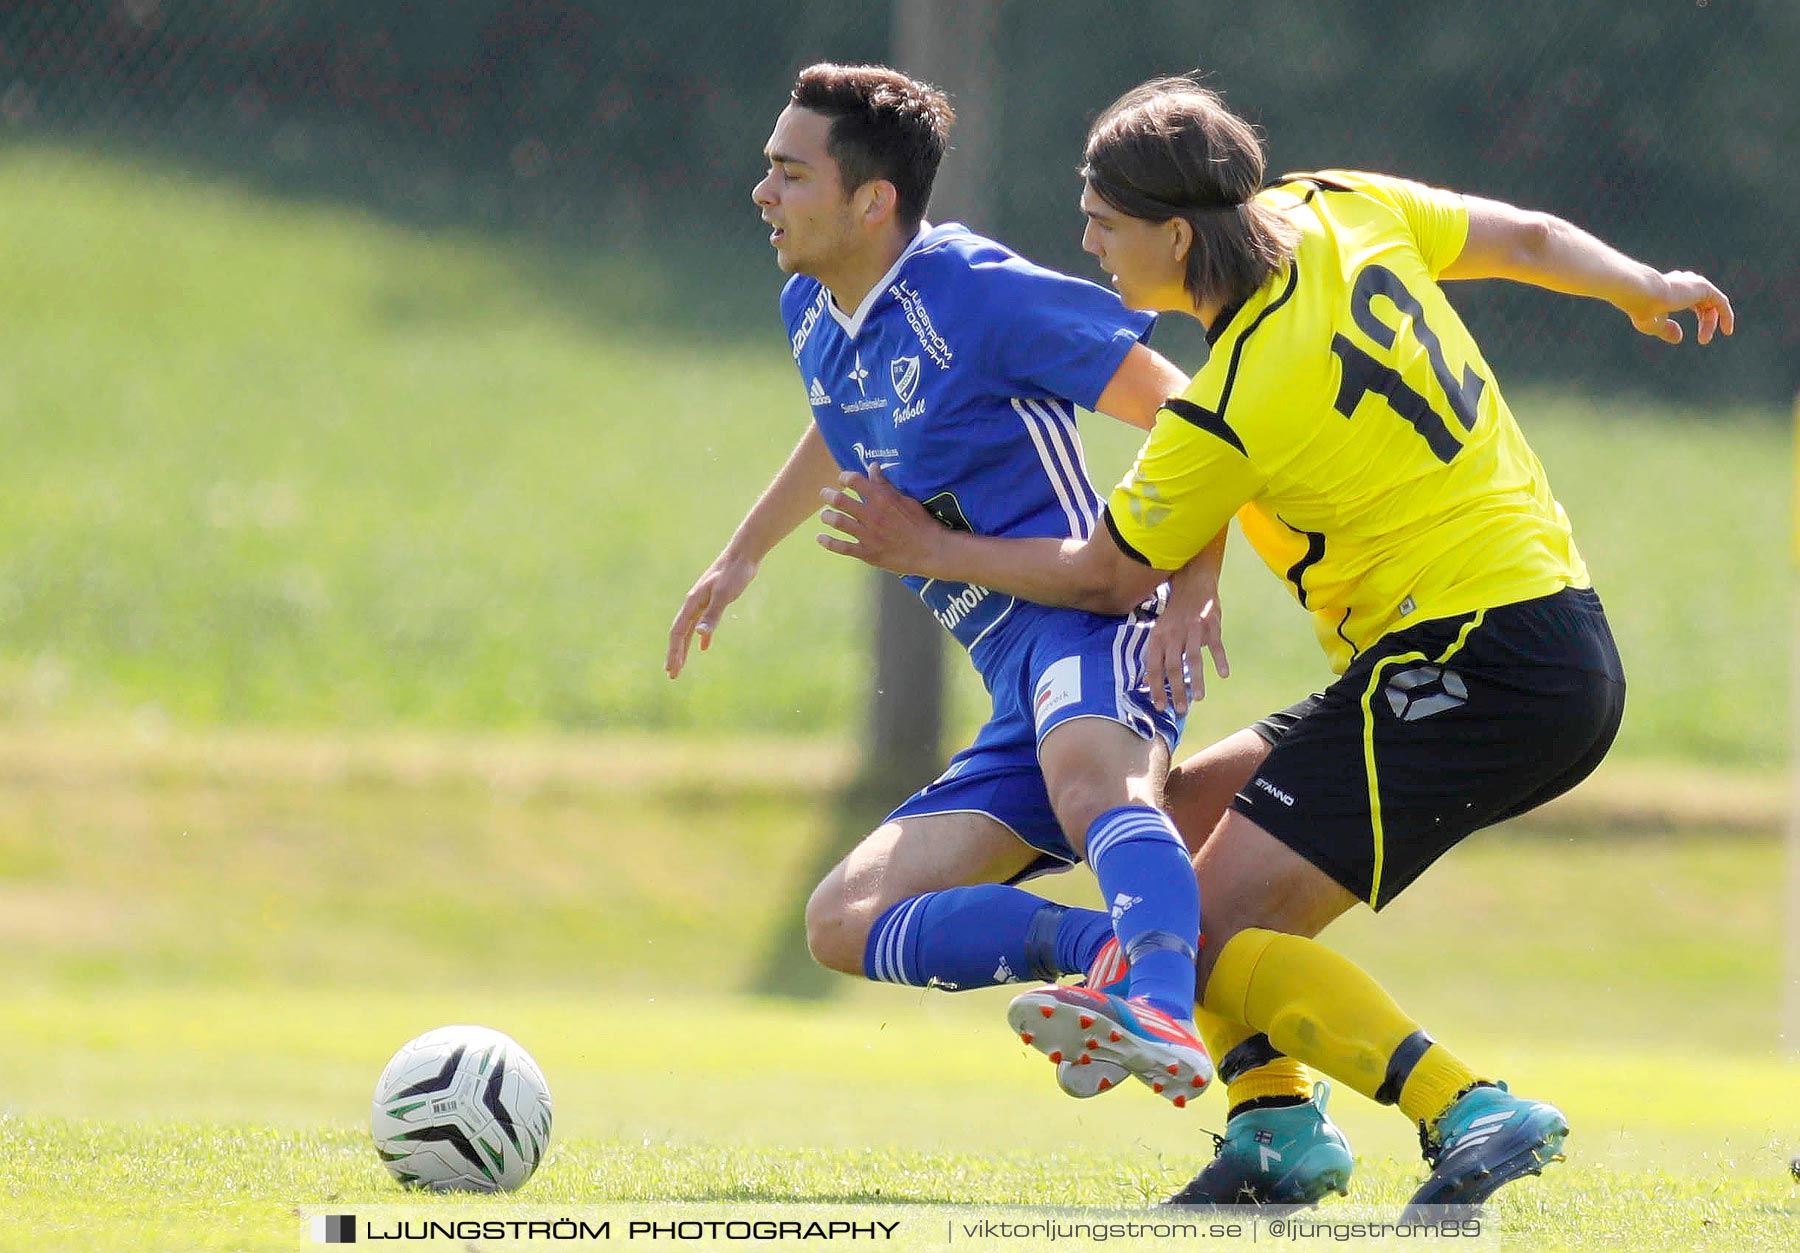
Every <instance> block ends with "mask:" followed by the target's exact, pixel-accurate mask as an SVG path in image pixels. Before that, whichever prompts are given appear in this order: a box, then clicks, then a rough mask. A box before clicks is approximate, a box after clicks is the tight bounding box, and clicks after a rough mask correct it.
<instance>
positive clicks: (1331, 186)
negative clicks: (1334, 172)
mask: <svg viewBox="0 0 1800 1253" xmlns="http://www.w3.org/2000/svg"><path fill="white" fill-rule="evenodd" d="M1289 183H1311V184H1312V185H1313V189H1312V191H1309V192H1307V193H1306V196H1305V198H1304V199H1302V200H1301V201H1300V203H1301V204H1305V203H1306V202H1307V201H1308V200H1311V199H1312V198H1313V196H1315V195H1316V194H1318V193H1319V192H1321V191H1342V192H1348V193H1350V194H1351V195H1352V196H1357V195H1361V194H1362V193H1361V192H1359V191H1358V190H1357V189H1356V188H1354V187H1350V186H1346V185H1345V184H1343V183H1334V182H1332V181H1331V180H1330V179H1328V178H1321V177H1320V176H1319V175H1317V174H1283V175H1282V176H1281V177H1280V178H1278V179H1275V180H1274V181H1273V182H1271V183H1270V184H1269V185H1268V186H1269V187H1286V186H1287V185H1288V184H1289ZM1264 190H1265V191H1266V190H1268V188H1264Z"/></svg>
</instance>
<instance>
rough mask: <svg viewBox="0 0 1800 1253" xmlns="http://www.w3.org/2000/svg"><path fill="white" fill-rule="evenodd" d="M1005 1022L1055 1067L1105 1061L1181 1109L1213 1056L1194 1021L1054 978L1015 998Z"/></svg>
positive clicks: (1200, 1088)
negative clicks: (1052, 980)
mask: <svg viewBox="0 0 1800 1253" xmlns="http://www.w3.org/2000/svg"><path fill="white" fill-rule="evenodd" d="M1006 1021H1007V1023H1008V1025H1010V1026H1011V1027H1012V1029H1013V1030H1014V1031H1015V1032H1016V1033H1018V1036H1019V1038H1020V1039H1021V1040H1023V1041H1024V1042H1025V1043H1027V1044H1029V1045H1031V1046H1032V1047H1033V1048H1035V1049H1037V1050H1038V1052H1040V1053H1043V1054H1045V1055H1046V1056H1047V1057H1049V1058H1050V1060H1051V1061H1053V1062H1055V1063H1057V1065H1058V1066H1059V1067H1060V1066H1061V1065H1062V1063H1063V1062H1065V1061H1067V1062H1071V1063H1073V1065H1074V1067H1075V1068H1077V1069H1087V1068H1091V1067H1094V1066H1098V1065H1100V1064H1102V1063H1107V1064H1110V1065H1112V1066H1114V1067H1117V1068H1118V1070H1119V1071H1121V1072H1123V1073H1125V1074H1129V1075H1134V1076H1136V1077H1137V1079H1138V1080H1139V1081H1140V1082H1142V1083H1144V1084H1146V1085H1148V1086H1149V1088H1150V1090H1151V1091H1152V1092H1155V1093H1156V1094H1157V1095H1158V1096H1160V1097H1162V1098H1163V1099H1164V1100H1166V1101H1168V1102H1170V1103H1171V1104H1173V1105H1174V1106H1175V1107H1176V1108H1178V1109H1179V1108H1182V1107H1183V1106H1185V1105H1186V1104H1187V1103H1188V1101H1189V1100H1191V1099H1192V1098H1193V1097H1196V1096H1198V1095H1200V1093H1202V1092H1204V1091H1205V1090H1206V1085H1207V1084H1209V1083H1211V1082H1212V1077H1213V1064H1212V1059H1211V1058H1210V1057H1208V1056H1207V1055H1206V1045H1204V1044H1203V1043H1201V1041H1200V1037H1199V1035H1197V1034H1196V1033H1195V1031H1194V1024H1193V1023H1192V1022H1177V1021H1176V1020H1175V1019H1173V1018H1171V1017H1169V1015H1167V1014H1165V1013H1163V1012H1162V1011H1161V1010H1159V1009H1157V1008H1156V1007H1155V1006H1153V1005H1151V1004H1150V1003H1149V1002H1147V1001H1145V1000H1144V999H1143V998H1141V997H1131V998H1126V997H1122V996H1117V995H1115V994H1113V993H1111V992H1102V991H1098V990H1096V989H1093V988H1086V987H1064V986H1063V985H1061V984H1057V983H1051V984H1046V985H1044V986H1043V987H1040V988H1033V989H1032V990H1031V991H1029V992H1022V993H1020V994H1019V995H1018V996H1016V997H1014V998H1013V1002H1012V1004H1011V1005H1009V1006H1007V1009H1006ZM1059 1079H1060V1074H1059ZM1065 1090H1066V1089H1065Z"/></svg>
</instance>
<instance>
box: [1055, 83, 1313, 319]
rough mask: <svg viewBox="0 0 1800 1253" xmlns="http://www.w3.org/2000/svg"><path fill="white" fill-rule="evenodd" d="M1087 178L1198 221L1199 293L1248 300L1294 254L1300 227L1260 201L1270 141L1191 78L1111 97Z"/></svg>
mask: <svg viewBox="0 0 1800 1253" xmlns="http://www.w3.org/2000/svg"><path fill="white" fill-rule="evenodd" d="M1083 159H1084V162H1085V163H1084V164H1083V166H1082V169H1081V176H1082V177H1083V178H1085V179H1086V180H1087V181H1088V184H1089V185H1090V186H1091V187H1093V189H1094V191H1095V193H1096V194H1098V195H1099V196H1100V198H1101V199H1103V200H1105V201H1106V203H1107V204H1109V205H1111V206H1112V207H1113V208H1115V209H1117V210H1118V211H1119V212H1120V213H1123V214H1125V215H1126V216H1128V217H1134V218H1142V219H1144V220H1146V221H1151V222H1167V221H1169V220H1170V219H1172V218H1182V219H1185V220H1186V221H1187V222H1188V224H1189V225H1191V226H1192V227H1193V228H1194V245H1193V247H1192V248H1190V249H1189V250H1188V257H1187V275H1186V279H1185V286H1186V287H1187V291H1188V294H1189V295H1190V296H1192V297H1193V298H1194V299H1195V300H1196V301H1200V300H1205V299H1208V298H1213V299H1221V300H1224V301H1225V302H1226V303H1227V304H1230V303H1234V302H1236V301H1240V300H1243V299H1244V298H1245V297H1247V296H1248V295H1250V293H1251V292H1254V291H1255V290H1256V289H1257V288H1259V287H1261V286H1262V285H1263V284H1264V283H1265V282H1267V281H1268V280H1269V277H1270V276H1271V275H1273V274H1274V273H1275V271H1276V270H1278V269H1279V268H1280V267H1281V265H1282V263H1283V262H1285V261H1286V260H1287V259H1288V258H1289V257H1291V256H1292V255H1293V252H1294V245H1295V244H1296V243H1297V242H1298V240H1299V231H1298V230H1297V229H1296V228H1295V227H1294V225H1293V224H1292V223H1291V222H1289V221H1287V219H1286V218H1284V217H1282V216H1281V213H1280V211H1279V210H1277V209H1275V208H1273V207H1272V206H1270V205H1267V204H1262V203H1258V202H1256V201H1253V200H1252V199H1251V197H1253V196H1254V195H1255V194H1256V192H1257V189H1258V188H1259V187H1260V186H1261V185H1262V180H1263V169H1264V159H1263V147H1262V139H1261V138H1260V137H1259V136H1258V135H1257V133H1256V128H1255V127H1253V126H1252V125H1250V123H1248V122H1246V121H1245V120H1244V119H1243V118H1241V117H1239V116H1238V115H1237V114H1235V113H1233V112H1232V111H1231V110H1230V109H1228V108H1226V107H1225V102H1224V100H1223V99H1221V98H1220V96H1219V93H1218V92H1216V91H1212V90H1210V89H1208V88H1205V87H1202V86H1200V84H1198V83H1196V82H1195V81H1194V80H1193V79H1191V78H1159V79H1154V80H1152V81H1150V82H1148V83H1145V84H1143V85H1142V86H1140V87H1134V88H1132V89H1131V90H1130V91H1128V92H1126V93H1125V94H1124V95H1123V96H1120V97H1119V98H1118V99H1117V100H1115V101H1113V103H1112V104H1111V105H1109V106H1108V107H1107V109H1106V111H1105V112H1104V113H1102V114H1101V115H1100V116H1099V118H1098V119H1096V120H1095V122H1094V125H1093V127H1092V129H1090V130H1089V131H1088V138H1087V148H1086V149H1085V151H1084V152H1083Z"/></svg>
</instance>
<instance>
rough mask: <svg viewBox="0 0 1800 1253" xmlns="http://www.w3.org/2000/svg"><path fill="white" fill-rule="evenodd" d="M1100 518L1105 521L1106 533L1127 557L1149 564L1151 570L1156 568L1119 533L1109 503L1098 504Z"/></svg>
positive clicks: (1140, 563) (1141, 563)
mask: <svg viewBox="0 0 1800 1253" xmlns="http://www.w3.org/2000/svg"><path fill="white" fill-rule="evenodd" d="M1100 520H1101V521H1102V522H1104V523H1106V530H1107V533H1108V534H1110V535H1111V536H1112V537H1113V543H1115V544H1117V545H1118V546H1119V551H1120V552H1122V553H1124V554H1125V555H1126V556H1127V557H1129V558H1131V559H1132V560H1133V561H1135V562H1137V563H1138V564H1139V565H1142V566H1150V568H1151V569H1152V570H1154V569H1156V567H1155V566H1153V565H1150V558H1148V557H1146V556H1144V554H1143V553H1141V552H1139V551H1138V550H1137V549H1135V548H1133V547H1132V546H1131V542H1130V541H1129V540H1127V539H1126V538H1125V537H1124V536H1123V535H1121V534H1119V524H1118V523H1117V522H1114V521H1113V516H1112V506H1111V505H1102V506H1100Z"/></svg>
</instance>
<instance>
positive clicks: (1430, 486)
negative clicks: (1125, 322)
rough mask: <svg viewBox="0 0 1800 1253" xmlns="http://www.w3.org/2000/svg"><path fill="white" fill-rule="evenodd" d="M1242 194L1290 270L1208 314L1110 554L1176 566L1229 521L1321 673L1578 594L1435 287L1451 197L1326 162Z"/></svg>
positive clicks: (1453, 243) (1559, 513) (1451, 220)
mask: <svg viewBox="0 0 1800 1253" xmlns="http://www.w3.org/2000/svg"><path fill="white" fill-rule="evenodd" d="M1259 195H1260V196H1261V197H1262V198H1263V199H1265V200H1267V201H1269V202H1271V203H1273V204H1276V205H1279V206H1281V207H1282V209H1283V210H1284V211H1285V213H1286V216H1287V217H1288V218H1289V220H1291V221H1292V222H1294V223H1295V224H1296V225H1297V226H1298V227H1299V228H1300V242H1299V245H1298V248H1297V250H1296V253H1295V256H1294V259H1293V261H1292V262H1291V263H1289V264H1288V265H1286V266H1284V267H1283V268H1282V269H1281V270H1280V271H1279V272H1278V273H1277V274H1276V275H1275V276H1274V278H1273V279H1271V280H1270V282H1269V283H1268V284H1267V285H1265V286H1264V287H1263V288H1262V289H1260V290H1259V291H1257V292H1256V293H1254V294H1253V295H1252V296H1251V297H1250V298H1249V299H1248V300H1246V301H1245V302H1244V303H1243V304H1242V305H1241V306H1240V307H1238V308H1236V309H1234V310H1227V311H1226V312H1225V313H1223V314H1221V315H1220V317H1219V319H1218V321H1217V323H1216V324H1215V325H1214V327H1213V328H1212V331H1211V333H1210V334H1209V335H1208V339H1209V340H1210V341H1211V343H1212V354H1211V356H1210V357H1208V359H1207V361H1206V364H1205V365H1204V366H1203V367H1202V368H1201V369H1200V371H1199V373H1198V374H1196V375H1195V376H1194V380H1193V383H1192V384H1191V385H1190V386H1189V387H1188V389H1187V391H1186V392H1184V393H1183V394H1182V395H1181V396H1180V397H1177V398H1175V399H1172V400H1170V401H1169V403H1168V405H1167V406H1165V407H1164V409H1163V410H1162V411H1161V412H1160V413H1158V414H1157V417H1156V425H1155V427H1154V429H1153V430H1152V431H1151V433H1150V436H1149V438H1148V439H1147V440H1146V441H1145V443H1144V446H1143V448H1142V449H1141V450H1140V451H1139V453H1138V458H1137V461H1136V464H1135V465H1133V467H1132V469H1131V471H1130V472H1129V473H1128V474H1127V475H1126V476H1125V479H1124V481H1123V482H1122V483H1120V484H1119V486H1118V487H1117V488H1115V489H1114V490H1113V493H1112V496H1111V499H1110V501H1109V503H1108V507H1107V513H1108V517H1107V521H1108V524H1109V526H1110V527H1111V529H1112V533H1113V535H1114V537H1115V538H1116V539H1117V540H1118V541H1119V543H1120V545H1121V546H1122V547H1123V548H1125V550H1126V551H1127V552H1130V553H1132V554H1133V555H1134V556H1136V557H1138V558H1139V559H1141V560H1143V561H1146V562H1147V563H1149V564H1150V565H1152V566H1155V567H1156V568H1158V569H1161V570H1175V569H1179V568H1180V567H1181V566H1183V565H1185V564H1186V563H1187V562H1188V560H1189V559H1190V558H1192V557H1193V556H1194V554H1196V553H1197V552H1199V551H1200V549H1201V548H1203V547H1205V545H1206V543H1207V541H1208V540H1210V539H1211V538H1212V537H1213V536H1214V535H1216V534H1217V533H1218V531H1219V528H1220V527H1222V526H1224V525H1225V523H1226V521H1227V520H1228V519H1229V518H1230V517H1231V515H1232V514H1233V513H1234V512H1235V513H1236V514H1237V517H1238V522H1239V524H1240V525H1241V526H1242V527H1243V531H1244V535H1245V537H1246V538H1247V539H1248V540H1249V541H1250V544H1251V545H1252V547H1254V548H1255V549H1256V551H1257V553H1258V554H1259V555H1260V556H1261V557H1262V559H1263V560H1264V561H1265V562H1267V563H1268V566H1269V568H1270V569H1271V570H1273V571H1274V572H1275V573H1276V574H1277V575H1278V576H1280V577H1281V578H1282V579H1284V580H1285V581H1286V583H1287V585H1288V589H1289V590H1290V591H1291V592H1292V593H1293V594H1294V596H1295V598H1296V599H1297V600H1299V602H1300V604H1301V605H1302V606H1303V607H1305V608H1306V609H1309V610H1311V611H1312V614H1313V627H1314V630H1315V631H1316V632H1317V634H1318V637H1319V641H1320V643H1321V644H1322V645H1323V646H1324V649H1325V652H1326V655H1327V657H1329V658H1330V661H1331V665H1332V669H1333V670H1335V671H1338V672H1340V673H1341V672H1342V671H1343V669H1344V668H1345V667H1346V666H1348V665H1349V664H1350V662H1351V661H1352V660H1353V659H1354V658H1355V657H1356V655H1357V654H1358V653H1359V652H1361V651H1362V650H1363V649H1366V648H1368V647H1369V645H1370V644H1372V643H1374V642H1375V641H1376V640H1377V639H1379V638H1380V637H1381V636H1382V635H1384V634H1386V633H1387V632H1389V631H1392V630H1395V629H1396V628H1398V627H1401V626H1404V625H1407V624H1409V623H1411V622H1421V621H1425V620H1427V619H1431V618H1442V617H1450V616H1453V615H1456V614H1460V613H1467V612H1470V611H1472V610H1475V609H1483V608H1490V607H1492V606H1495V605H1502V604H1508V603H1510V602H1513V601H1519V600H1528V599H1531V598H1532V597H1536V596H1546V595H1549V594H1550V593H1552V592H1554V591H1557V590H1558V589H1560V588H1563V587H1586V586H1588V585H1589V583H1588V574H1587V568H1586V566H1585V565H1584V564H1583V563H1582V560H1581V556H1580V554H1579V553H1578V552H1577V551H1576V548H1575V541H1574V538H1573V537H1572V536H1571V534H1570V531H1569V520H1568V517H1567V516H1566V515H1565V514H1564V513H1563V510H1562V507H1561V506H1560V505H1558V504H1557V503H1556V500H1555V498H1554V497H1553V496H1551V494H1550V485H1549V482H1548V481H1547V480H1546V479H1545V477H1544V469H1543V466H1542V465H1540V464H1539V462H1538V459H1537V457H1536V456H1535V455H1534V454H1533V453H1532V451H1531V449H1530V447H1528V446H1527V445H1526V443H1525V437H1524V435H1523V434H1522V433H1521V432H1520V430H1519V426H1518V423H1517V422H1515V421H1514V420H1513V416H1512V413H1511V411H1510V410H1509V409H1508V408H1507V407H1506V402H1505V401H1504V400H1503V399H1502V398H1501V396H1500V389H1499V387H1498V386H1496V385H1495V382H1494V376H1493V372H1492V371H1491V370H1489V369H1488V365H1487V362H1485V361H1484V360H1482V357H1481V351H1480V349H1479V348H1477V347H1476V345H1475V341H1474V339H1473V338H1471V337H1470V335H1469V332H1468V330H1467V329H1466V328H1465V327H1464V326H1463V324H1462V320H1461V319H1460V318H1458V317H1457V315H1456V311H1455V310H1454V309H1452V308H1451V306H1450V303H1449V301H1448V300H1446V299H1445V297H1444V293H1443V291H1442V290H1441V289H1440V288H1439V287H1438V284H1437V277H1438V275H1439V274H1441V273H1442V272H1443V270H1444V268H1445V267H1446V266H1448V265H1449V264H1450V263H1451V262H1452V261H1454V260H1455V259H1456V257H1457V255H1458V254H1459V253H1460V252H1461V251H1462V247H1463V244H1464V242H1465V241H1466V239H1467V238H1468V211H1467V209H1466V208H1465V207H1464V205H1463V201H1462V198H1461V197H1460V196H1458V195H1456V194H1454V193H1452V192H1446V191H1440V190H1437V189H1435V188H1430V187H1425V186H1423V185H1421V184H1418V183H1413V182H1408V181H1406V180H1404V179H1397V178H1388V177H1383V176H1379V175H1372V174H1358V173H1352V172H1349V171H1341V170H1334V171H1326V172H1324V173H1320V174H1308V175H1298V176H1293V177H1290V178H1288V179H1285V180H1283V181H1282V182H1280V183H1278V184H1276V185H1275V186H1273V187H1269V188H1266V189H1265V190H1263V191H1262V192H1260V193H1259Z"/></svg>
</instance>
